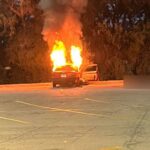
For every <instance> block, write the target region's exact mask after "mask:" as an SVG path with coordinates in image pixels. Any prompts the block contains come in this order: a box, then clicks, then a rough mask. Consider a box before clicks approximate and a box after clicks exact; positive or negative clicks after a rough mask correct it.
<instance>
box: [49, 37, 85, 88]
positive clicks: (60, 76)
mask: <svg viewBox="0 0 150 150" xmlns="http://www.w3.org/2000/svg"><path fill="white" fill-rule="evenodd" d="M67 54H69V56H68V55H67ZM51 60H52V62H53V70H52V81H53V87H56V86H57V84H59V85H66V84H70V85H79V83H80V76H81V75H80V71H79V70H80V67H81V64H82V57H81V48H80V47H78V46H74V45H72V46H71V47H70V50H69V51H66V47H65V45H64V43H63V42H62V41H59V40H56V41H55V44H54V46H53V49H52V52H51Z"/></svg>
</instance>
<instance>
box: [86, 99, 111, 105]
mask: <svg viewBox="0 0 150 150" xmlns="http://www.w3.org/2000/svg"><path fill="white" fill-rule="evenodd" d="M84 100H86V101H91V102H96V103H107V104H108V103H110V102H105V101H101V100H95V99H91V98H85V99H84Z"/></svg>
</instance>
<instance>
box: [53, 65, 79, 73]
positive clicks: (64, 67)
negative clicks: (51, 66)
mask: <svg viewBox="0 0 150 150" xmlns="http://www.w3.org/2000/svg"><path fill="white" fill-rule="evenodd" d="M55 71H65V72H71V71H78V69H77V68H75V67H73V66H71V65H66V66H62V67H59V68H56V70H55Z"/></svg>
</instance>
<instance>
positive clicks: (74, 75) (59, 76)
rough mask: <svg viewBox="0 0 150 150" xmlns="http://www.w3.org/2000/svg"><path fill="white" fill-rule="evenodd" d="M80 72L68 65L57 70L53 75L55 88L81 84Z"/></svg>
mask: <svg viewBox="0 0 150 150" xmlns="http://www.w3.org/2000/svg"><path fill="white" fill-rule="evenodd" d="M80 76H81V75H80V72H79V70H78V68H77V67H74V66H72V65H71V64H67V65H65V66H61V67H58V68H56V69H55V71H53V73H52V81H53V87H56V86H57V85H58V84H59V85H63V86H64V85H76V86H78V85H79V84H80Z"/></svg>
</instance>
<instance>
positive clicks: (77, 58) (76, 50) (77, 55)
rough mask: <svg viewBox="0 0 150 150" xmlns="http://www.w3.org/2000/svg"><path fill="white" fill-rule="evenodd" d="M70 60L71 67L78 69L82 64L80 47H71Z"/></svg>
mask: <svg viewBox="0 0 150 150" xmlns="http://www.w3.org/2000/svg"><path fill="white" fill-rule="evenodd" d="M71 60H72V63H73V66H75V67H78V68H80V66H81V64H82V57H81V48H80V47H76V46H71Z"/></svg>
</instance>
